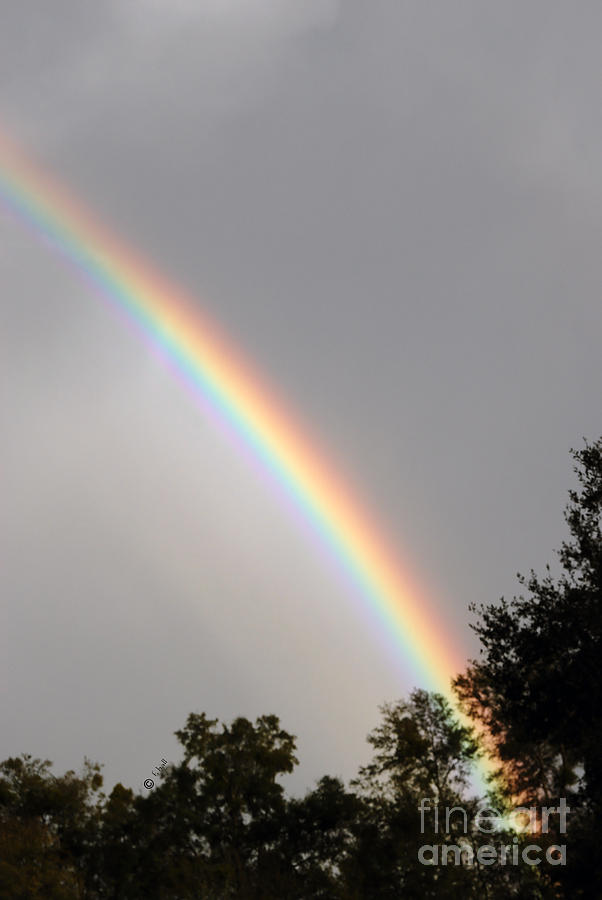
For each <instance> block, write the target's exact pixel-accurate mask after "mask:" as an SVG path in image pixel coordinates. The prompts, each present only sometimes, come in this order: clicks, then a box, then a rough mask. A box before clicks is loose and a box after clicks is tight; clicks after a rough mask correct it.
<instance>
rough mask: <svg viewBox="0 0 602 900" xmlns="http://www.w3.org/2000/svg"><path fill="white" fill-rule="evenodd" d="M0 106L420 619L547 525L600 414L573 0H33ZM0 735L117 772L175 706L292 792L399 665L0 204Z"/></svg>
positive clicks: (250, 469) (584, 33)
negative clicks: (220, 357) (156, 289)
mask: <svg viewBox="0 0 602 900" xmlns="http://www.w3.org/2000/svg"><path fill="white" fill-rule="evenodd" d="M0 16H1V21H0V120H1V122H2V123H3V124H2V127H3V128H4V129H6V131H7V132H8V133H9V134H11V135H12V136H13V137H14V138H15V139H17V140H19V141H20V142H21V143H22V144H23V145H24V147H26V148H27V149H28V150H29V152H31V153H32V154H33V155H35V156H36V157H37V158H38V160H39V161H40V162H41V163H42V164H43V165H45V166H46V167H48V168H49V169H51V170H52V171H53V172H55V173H56V174H57V176H58V177H59V178H60V179H62V180H63V181H65V182H66V183H67V184H68V185H69V186H70V187H71V188H72V189H73V190H74V191H75V192H76V193H78V194H79V195H80V196H81V197H82V199H83V200H84V201H85V202H86V204H87V205H88V206H89V207H90V208H91V209H93V210H95V211H96V212H97V213H98V214H99V215H100V216H101V217H102V218H103V219H104V220H105V221H106V222H108V223H111V225H112V226H113V227H114V228H115V229H116V230H117V231H118V232H119V233H121V234H122V235H123V236H124V237H125V238H126V239H127V240H128V241H129V242H131V243H133V244H134V245H136V246H137V247H138V248H139V249H140V251H141V252H142V253H144V254H145V255H147V256H149V257H150V258H151V259H152V260H153V262H154V264H155V265H156V266H157V267H158V268H160V269H161V270H163V271H164V272H165V273H166V274H167V275H168V276H169V277H171V278H173V279H174V280H176V281H177V282H179V283H181V284H182V285H183V286H184V287H186V288H187V289H188V290H190V291H191V292H192V293H193V295H194V296H196V297H198V298H199V303H200V304H201V305H202V306H203V308H205V309H206V310H208V311H209V312H210V313H211V315H213V316H214V317H215V318H216V319H217V320H218V321H219V322H220V323H221V325H222V327H223V328H224V329H225V330H226V332H227V333H228V334H230V335H231V337H232V339H233V340H234V342H235V343H236V344H237V345H239V346H240V347H241V348H242V349H243V351H244V353H245V354H246V356H247V357H248V358H250V359H251V360H253V361H254V363H255V364H256V365H257V367H258V369H259V370H260V371H261V372H262V373H263V375H264V376H265V377H266V378H267V380H268V382H269V383H271V384H273V385H274V386H275V388H276V389H277V390H278V391H279V392H280V394H281V395H282V396H283V397H285V398H286V399H287V402H288V403H289V404H290V406H291V407H292V408H293V409H295V410H296V411H297V414H298V417H299V419H300V421H301V422H303V423H305V425H306V427H307V428H308V429H309V431H310V433H311V434H313V435H315V436H316V438H317V440H318V442H319V444H320V446H322V447H323V448H324V449H325V450H326V452H327V454H328V456H329V458H331V459H332V460H334V461H335V464H336V465H338V466H340V468H341V469H342V470H343V471H344V472H345V473H346V475H347V477H348V479H349V480H350V481H351V483H352V484H353V485H354V486H355V488H356V489H357V492H358V494H359V495H360V496H361V497H363V498H364V499H365V502H366V504H367V506H368V507H369V508H370V509H371V510H372V511H373V513H374V514H375V515H376V516H377V518H378V519H379V521H380V522H382V524H383V527H384V529H385V530H386V531H387V533H388V534H389V536H390V537H391V539H392V540H393V541H394V542H395V543H396V545H397V546H398V547H399V552H400V557H401V558H402V559H404V560H406V561H409V563H410V564H411V567H412V569H413V570H414V571H415V572H416V574H417V576H418V577H419V578H420V579H422V581H423V582H424V583H425V585H426V586H428V588H429V591H430V593H431V595H432V597H433V599H434V602H435V604H436V605H437V607H438V609H440V611H441V622H440V623H434V627H444V628H445V629H447V630H448V632H449V635H450V638H449V639H450V642H451V643H453V644H454V645H455V646H457V647H458V648H459V655H460V656H467V655H469V654H471V653H474V652H475V649H476V647H475V643H474V640H473V638H472V637H471V634H470V632H469V630H468V624H467V623H468V621H469V615H468V612H467V606H468V604H469V603H470V602H473V601H477V602H480V601H486V602H489V601H493V600H496V599H497V598H498V597H499V596H500V595H501V594H504V593H506V594H511V593H512V592H513V591H514V590H515V587H516V583H515V577H514V576H515V573H516V571H517V570H522V571H525V570H528V569H529V568H530V567H531V566H533V567H535V568H536V569H541V568H542V567H543V565H544V564H545V563H546V562H547V561H551V560H553V548H554V547H557V546H559V544H560V542H561V540H562V538H563V536H564V529H563V527H562V518H561V513H562V508H563V506H564V504H565V502H566V491H567V489H568V487H569V485H570V480H571V479H570V460H569V456H568V450H569V447H570V446H579V445H580V442H581V437H582V436H583V435H586V436H588V437H591V438H595V437H596V436H598V435H599V433H600V431H601V428H600V376H601V369H602V364H601V356H600V345H601V339H602V305H601V303H600V282H601V276H602V257H601V255H600V252H599V241H600V233H601V225H602V205H601V200H602V174H601V167H600V162H599V161H600V159H601V158H602V156H601V150H602V147H601V136H602V135H601V125H600V117H599V115H598V109H599V92H600V89H599V85H600V83H601V81H602V77H601V76H602V71H601V70H602V66H601V64H600V58H599V47H598V44H599V34H600V29H601V27H602V11H601V10H600V8H599V6H598V5H597V4H589V3H583V4H579V5H577V6H574V5H569V4H563V3H556V2H552V3H550V2H529V3H526V4H525V3H514V2H512V3H498V4H494V3H486V4H484V3H482V2H480V0H479V2H476V0H472V2H456V3H452V4H447V3H431V4H424V3H419V2H398V0H371V2H370V3H366V2H364V0H346V2H340V3H335V2H330V0H304V2H303V3H300V2H297V0H281V2H278V0H254V2H243V0H232V2H226V0H221V2H218V0H211V2H208V0H204V2H196V3H193V2H192V0H175V2H168V0H148V2H145V0H129V2H117V0H114V2H106V3H80V2H75V0H55V2H53V3H52V4H48V3H43V2H41V0H22V2H20V3H19V4H5V5H4V8H3V9H2V11H1V12H0ZM0 285H1V293H0V299H1V302H0V378H1V384H2V393H1V396H2V406H1V412H0V416H1V419H0V428H1V429H2V435H3V456H4V462H3V514H2V519H1V527H2V535H1V541H2V548H3V549H2V555H3V561H2V586H1V590H2V598H3V619H4V624H3V627H2V639H1V640H2V645H3V646H2V667H3V676H2V682H3V685H4V686H5V693H4V694H3V699H2V709H1V710H0V716H1V721H2V723H3V727H2V731H1V733H0V757H1V758H5V757H6V756H7V755H8V754H15V753H19V752H21V751H28V752H31V753H33V754H34V755H38V756H42V757H49V758H51V759H53V760H55V762H56V763H57V765H58V767H66V766H77V765H79V763H80V762H81V760H82V758H83V755H84V754H87V755H88V756H91V757H93V758H97V759H99V760H100V761H102V762H104V763H106V773H107V779H108V781H109V782H112V781H113V780H115V779H120V780H123V781H124V783H127V784H131V785H132V786H133V787H135V788H139V787H140V785H141V783H142V781H143V779H144V778H145V777H147V775H148V771H149V767H152V766H153V765H154V764H155V763H156V761H157V760H159V759H161V757H163V756H165V757H167V756H168V755H169V754H171V755H173V754H175V753H176V752H177V750H176V745H175V741H174V739H173V737H172V732H173V731H174V730H175V729H176V728H178V727H180V726H181V725H182V723H183V721H184V718H185V716H186V714H187V713H188V712H189V711H191V710H195V709H196V710H205V711H207V712H208V713H209V714H211V715H217V716H221V717H223V718H226V719H227V718H229V717H231V716H234V715H237V714H245V715H248V716H253V717H254V716H256V715H259V714H261V713H264V712H276V713H277V714H279V715H280V716H281V718H282V721H283V724H284V726H285V727H286V728H288V729H289V730H291V731H293V732H295V733H297V734H298V735H299V739H300V755H301V759H302V763H303V766H302V768H301V770H300V772H299V775H298V776H297V779H296V780H295V781H294V782H293V784H294V785H295V786H296V787H298V788H300V787H302V786H305V785H308V784H310V783H311V781H312V779H313V778H315V777H317V776H318V775H320V774H322V773H324V772H331V773H332V774H343V775H345V776H350V775H352V774H353V773H354V771H355V769H356V767H357V765H358V764H359V763H360V762H362V761H363V759H364V757H365V754H366V750H365V749H364V736H365V733H366V732H367V730H369V729H370V728H371V727H373V726H374V725H375V724H376V722H377V717H378V713H377V705H378V704H379V703H381V702H383V701H385V700H390V699H394V698H396V697H398V696H401V695H403V694H404V693H406V692H407V691H408V690H409V689H410V688H411V687H413V686H414V682H413V681H412V673H409V672H407V671H404V668H403V664H400V665H397V664H396V662H395V660H394V659H393V657H392V654H391V652H390V648H388V647H387V645H386V641H385V640H384V638H383V635H382V634H381V632H379V630H378V628H377V627H376V626H375V625H374V624H373V622H372V620H371V618H370V615H369V614H368V613H367V612H366V610H365V608H363V607H362V604H361V602H359V601H358V598H356V597H354V596H352V595H350V591H349V588H348V586H347V585H346V584H345V582H344V581H343V580H342V579H341V578H340V576H339V574H338V573H337V571H336V569H335V568H334V567H333V565H332V563H331V562H330V561H329V560H328V559H327V558H326V557H325V555H324V554H323V553H321V552H320V550H319V548H317V547H316V544H315V541H314V540H313V539H312V537H311V535H308V533H307V529H306V528H304V526H303V525H302V524H300V523H299V522H298V521H297V518H296V517H295V515H294V514H293V513H292V512H291V510H290V509H289V508H288V506H287V505H286V504H285V503H283V502H282V499H281V498H280V497H279V496H278V495H277V493H275V492H274V490H273V488H272V487H271V486H270V485H269V481H268V480H267V479H266V477H265V476H264V475H263V474H262V473H261V471H260V470H259V468H258V467H257V465H256V464H255V463H254V462H253V461H252V460H250V459H249V458H248V456H247V455H246V454H245V453H244V452H243V453H241V452H240V451H239V449H237V447H236V445H235V444H234V443H233V442H232V441H231V440H230V439H229V438H228V436H227V435H225V434H224V432H223V429H221V428H220V426H219V423H216V422H215V421H214V420H213V419H212V418H211V417H210V416H208V415H207V414H206V411H203V410H202V409H198V408H197V407H195V405H194V403H193V402H192V401H191V399H190V398H189V397H188V396H187V395H186V393H185V392H184V391H182V389H181V387H180V386H179V384H178V383H177V382H175V381H174V380H173V379H172V378H171V376H170V375H169V373H168V372H167V371H166V370H165V369H164V368H163V367H162V365H161V364H160V362H159V361H157V359H156V358H155V357H154V356H153V354H152V353H151V352H150V351H149V350H148V348H146V347H145V346H144V345H143V344H142V343H140V342H138V341H137V340H136V339H135V337H133V336H132V335H131V334H130V333H129V332H128V331H127V330H125V329H124V328H123V326H122V324H121V323H120V321H119V319H117V318H116V317H114V316H113V315H112V314H111V313H110V312H109V310H108V309H107V308H106V307H105V306H104V305H103V304H102V303H100V302H99V301H98V299H97V298H96V297H95V296H93V295H92V294H91V293H90V292H89V290H88V289H87V288H86V287H85V286H84V285H82V283H80V282H79V281H78V280H77V278H75V277H74V275H73V273H72V272H71V271H69V270H67V269H65V268H64V267H63V265H62V264H61V263H60V261H58V260H57V259H56V258H55V257H53V255H52V254H51V253H49V251H48V249H47V248H46V247H44V246H43V245H40V244H38V243H37V241H36V239H35V237H34V236H32V235H31V234H29V233H28V232H27V231H24V230H23V229H22V228H21V227H20V226H19V225H18V224H17V223H15V222H14V221H13V220H12V219H11V218H10V217H9V216H8V215H5V214H4V213H3V214H1V215H0Z"/></svg>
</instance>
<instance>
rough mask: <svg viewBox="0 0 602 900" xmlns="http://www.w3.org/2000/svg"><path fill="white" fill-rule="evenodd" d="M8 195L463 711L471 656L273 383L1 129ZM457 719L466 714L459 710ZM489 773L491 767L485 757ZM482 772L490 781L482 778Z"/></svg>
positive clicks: (401, 653)
mask: <svg viewBox="0 0 602 900" xmlns="http://www.w3.org/2000/svg"><path fill="white" fill-rule="evenodd" d="M0 196H2V198H3V200H4V203H5V205H6V206H7V207H8V208H9V210H10V211H11V212H13V213H15V214H16V215H17V216H18V217H19V218H20V219H21V220H23V221H24V222H25V223H26V224H27V225H29V226H30V227H31V228H32V229H33V230H34V231H35V232H36V233H37V235H38V236H41V237H43V238H45V239H46V240H47V241H49V242H50V243H51V245H52V246H53V248H54V249H55V250H56V251H57V252H59V253H60V254H61V255H62V256H63V257H64V259H66V260H67V261H68V262H69V263H70V264H71V265H72V266H73V267H75V269H76V270H77V271H78V272H79V274H80V275H81V276H83V277H84V278H85V279H86V281H88V282H90V283H92V284H93V285H94V286H95V287H96V289H98V290H99V291H100V292H101V293H102V294H103V295H104V296H105V298H107V299H108V300H109V301H110V302H111V303H112V305H113V306H115V307H116V308H117V309H118V310H119V311H120V312H121V313H122V314H125V316H126V318H127V319H128V320H129V321H130V322H131V323H133V324H134V325H135V327H136V330H137V331H138V332H140V333H141V334H142V335H144V336H145V337H146V338H147V339H150V340H151V342H152V344H153V345H154V346H155V348H157V349H158V350H159V351H160V352H161V354H162V355H163V356H164V357H165V358H166V359H167V360H168V362H169V363H170V365H171V367H172V368H174V369H175V370H176V371H177V373H178V374H179V376H180V377H182V378H183V379H184V380H185V381H186V383H187V384H188V386H189V387H191V388H192V389H193V391H194V392H195V394H197V395H198V397H199V399H202V400H203V402H204V403H207V402H209V404H210V406H211V407H212V408H213V409H214V410H215V411H216V412H217V413H218V415H219V417H220V419H221V420H222V421H225V422H226V423H227V424H228V426H229V427H230V428H231V429H232V430H233V432H234V433H235V434H236V435H237V436H238V438H240V439H242V442H243V443H244V445H245V446H246V447H247V448H248V450H250V451H251V452H252V454H253V455H254V456H255V457H256V458H258V459H259V460H260V461H261V463H262V465H263V466H264V467H265V469H266V470H267V471H268V472H269V474H270V476H271V478H272V479H273V480H274V482H276V483H277V484H278V485H279V487H280V488H281V489H282V490H283V491H284V493H285V494H286V495H287V496H288V497H289V499H290V500H291V501H292V502H293V504H294V506H295V507H296V509H297V510H299V511H300V512H301V513H302V515H303V517H304V519H305V520H306V521H307V522H309V523H310V525H311V528H312V531H314V532H315V533H316V534H317V535H318V538H319V540H320V542H321V543H323V544H325V545H326V546H327V548H328V549H329V551H330V554H331V555H332V556H333V557H334V558H335V560H336V561H337V563H338V564H339V566H340V567H341V568H342V570H343V571H344V573H345V574H346V576H347V578H348V579H349V580H350V582H351V583H352V585H353V586H354V588H355V590H356V592H359V595H360V596H361V597H362V599H363V603H364V605H367V607H368V609H369V611H370V612H371V614H372V615H373V616H374V617H375V618H376V620H377V621H378V622H379V623H380V625H381V627H382V628H383V629H384V630H385V632H386V634H387V636H388V638H389V641H390V642H391V643H392V644H393V647H394V650H395V652H396V654H397V657H398V661H399V662H400V664H401V665H402V666H403V668H404V669H405V670H406V672H411V673H412V675H413V676H414V678H415V679H416V680H417V682H418V683H419V684H420V686H422V687H424V688H426V689H428V690H435V691H438V692H439V693H442V694H443V695H444V696H445V697H447V698H448V700H450V701H451V702H452V705H453V706H454V708H456V709H457V704H456V701H455V698H454V696H453V694H452V692H451V687H450V678H451V676H452V675H453V674H455V673H456V672H457V671H459V670H460V669H461V668H462V667H463V665H464V660H462V659H460V658H459V657H458V655H457V653H456V651H455V649H454V642H453V640H452V639H451V637H450V635H448V634H446V633H445V631H444V629H443V628H442V626H441V625H440V624H439V622H438V617H437V612H436V610H435V609H434V608H433V606H432V605H431V604H429V602H428V599H427V598H426V597H425V592H424V590H423V589H421V588H420V587H419V586H418V585H417V583H416V581H415V579H414V578H412V576H411V575H410V573H409V571H408V570H407V566H404V568H403V571H401V569H400V566H399V563H398V561H397V560H398V556H397V554H395V553H394V552H393V551H392V548H391V547H390V546H388V544H387V542H386V540H385V539H384V537H383V536H382V535H381V534H380V533H379V530H378V528H377V527H376V525H375V523H374V522H373V521H372V519H371V517H370V516H369V515H368V513H366V512H365V511H364V509H363V508H362V507H361V506H360V504H359V502H358V501H357V500H356V498H355V497H354V496H352V494H351V492H350V490H349V489H348V487H347V486H346V485H345V484H343V483H342V481H341V479H340V477H339V476H338V475H337V473H335V472H334V471H333V468H332V467H331V466H329V465H328V464H327V462H326V461H325V460H324V458H323V456H322V455H321V454H320V453H319V452H318V451H317V450H316V444H315V441H311V442H310V441H309V440H308V438H307V437H306V436H305V435H304V434H303V433H301V431H300V429H299V427H298V426H297V424H296V423H295V422H294V421H293V419H292V418H291V416H290V415H289V413H288V411H287V410H285V409H284V407H283V404H282V403H281V402H280V401H279V400H278V399H277V398H276V396H275V394H274V392H273V391H268V389H267V388H266V387H265V386H264V384H263V383H262V381H261V380H260V379H259V378H258V376H257V374H256V373H255V372H254V371H253V370H252V369H251V368H250V366H249V365H248V363H247V362H246V361H245V360H244V359H243V357H242V355H241V353H240V352H239V351H238V350H237V349H236V348H234V347H233V346H232V344H231V343H229V342H228V341H226V339H225V338H224V336H223V335H222V334H221V332H220V331H219V330H218V328H217V326H216V325H215V324H214V323H213V322H210V321H209V320H208V318H207V317H206V316H205V315H204V314H202V313H201V312H200V311H199V309H198V304H197V303H195V302H194V301H193V300H192V299H191V298H190V297H188V296H187V295H186V294H185V293H184V292H183V291H182V290H180V289H179V288H178V287H176V286H175V285H174V284H172V283H170V282H168V281H167V280H166V279H165V278H164V277H163V276H162V275H161V274H159V273H158V272H157V271H156V270H155V269H154V268H153V267H152V266H151V265H150V264H149V263H148V262H147V261H144V260H142V259H141V258H139V257H138V256H137V255H136V254H134V253H133V252H132V251H131V250H130V249H128V248H127V247H126V246H125V245H124V244H123V243H122V242H121V241H120V240H118V239H117V238H116V237H115V236H114V235H113V234H112V233H109V232H108V230H107V229H106V228H105V227H104V226H103V225H101V224H100V223H99V222H98V221H96V220H95V219H94V218H93V217H92V216H91V215H90V214H89V213H88V212H87V211H86V210H84V209H83V208H82V206H81V205H80V203H79V202H77V201H76V200H75V198H74V197H73V196H71V195H70V194H69V193H68V191H67V190H66V189H65V188H64V187H62V186H60V185H59V184H58V183H57V182H56V181H55V180H54V179H53V178H51V177H50V176H49V175H47V174H46V173H45V172H42V171H41V170H40V168H39V167H38V166H36V165H34V164H33V163H32V162H31V161H30V160H29V159H27V158H26V156H25V155H24V154H23V152H22V151H21V150H20V149H19V148H17V147H16V146H15V145H14V144H13V143H12V142H11V141H9V140H8V139H7V138H6V137H4V136H2V135H0ZM458 715H459V716H461V714H460V713H459V711H458ZM479 766H480V769H481V770H482V771H481V776H484V775H485V774H486V770H487V769H488V768H489V767H488V764H487V763H486V761H482V762H481V763H480V764H479ZM483 780H484V778H483Z"/></svg>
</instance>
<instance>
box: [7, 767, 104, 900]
mask: <svg viewBox="0 0 602 900" xmlns="http://www.w3.org/2000/svg"><path fill="white" fill-rule="evenodd" d="M50 766H51V763H50V761H49V760H43V761H42V760H40V759H34V758H33V757H31V756H29V755H28V754H24V755H23V756H21V757H11V758H9V759H7V760H5V761H4V762H2V763H0V859H1V862H0V898H4V897H6V898H11V900H12V898H18V897H23V898H26V897H27V898H29V897H48V898H56V900H63V898H65V900H66V898H75V897H77V898H79V897H86V896H89V895H90V892H91V891H93V889H94V886H93V871H94V865H93V859H94V854H95V851H96V846H97V837H98V825H99V815H100V804H101V802H102V794H101V793H100V788H101V786H102V776H101V774H100V767H99V766H98V765H97V764H94V763H91V762H89V761H88V760H85V762H84V768H83V773H82V774H81V776H78V775H76V774H75V772H73V771H69V772H66V773H65V774H64V775H62V776H60V777H57V776H55V775H53V774H52V772H51V771H50Z"/></svg>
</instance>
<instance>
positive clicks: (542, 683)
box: [455, 439, 602, 897]
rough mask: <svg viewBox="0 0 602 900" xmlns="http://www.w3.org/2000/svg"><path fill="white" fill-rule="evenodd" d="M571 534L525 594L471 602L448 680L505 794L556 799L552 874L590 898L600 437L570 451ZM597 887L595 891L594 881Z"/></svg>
mask: <svg viewBox="0 0 602 900" xmlns="http://www.w3.org/2000/svg"><path fill="white" fill-rule="evenodd" d="M571 453H572V456H573V459H574V460H575V469H574V471H575V473H576V475H577V479H578V490H572V491H570V492H569V504H568V506H567V508H566V511H565V519H566V522H567V525H568V529H569V540H567V541H565V542H564V543H563V544H562V546H561V549H560V551H559V552H558V557H559V561H560V565H561V569H562V572H561V575H560V577H558V578H556V579H555V578H554V577H553V576H552V574H551V571H550V569H549V567H548V568H547V571H546V574H545V576H544V577H543V578H540V577H538V576H537V575H536V574H535V573H534V572H533V571H531V573H530V576H529V577H528V578H523V577H522V576H520V575H519V581H520V583H521V584H522V585H523V586H524V587H525V588H526V590H527V592H528V593H527V594H526V595H525V596H523V595H521V596H518V597H514V598H513V599H512V600H511V601H509V602H508V601H506V600H504V599H502V601H501V602H500V604H499V605H481V606H479V607H472V609H473V611H474V612H476V613H477V614H478V616H479V619H478V621H477V623H476V624H475V625H473V628H474V630H475V631H476V633H477V635H478V636H479V639H480V642H481V655H480V657H479V659H478V660H472V662H471V663H470V665H469V667H468V669H467V671H466V672H465V673H464V674H462V675H461V676H459V677H458V678H457V679H456V681H455V688H456V691H457V693H458V696H459V697H460V700H461V701H462V703H463V704H464V707H465V709H466V711H467V712H468V713H469V714H470V715H471V716H472V717H473V719H475V720H477V721H479V722H481V723H482V724H484V725H485V727H486V729H487V731H488V733H489V734H490V736H491V739H492V741H493V745H494V749H495V753H496V755H497V758H498V759H499V761H500V763H501V771H502V774H503V781H504V782H505V784H506V785H507V794H508V796H509V797H511V798H514V799H515V800H516V799H518V800H520V801H521V802H524V803H526V804H527V805H535V806H538V807H539V806H541V805H542V804H543V805H546V806H557V805H558V802H559V799H560V798H561V797H565V798H567V802H568V805H569V806H571V809H572V813H571V815H570V816H569V819H568V825H569V829H568V834H567V835H563V834H562V833H561V832H560V830H559V822H558V818H557V817H554V818H553V822H552V824H553V825H554V827H555V833H554V832H552V834H551V836H550V840H551V841H552V842H553V843H554V842H556V839H558V838H562V839H563V840H562V841H561V842H563V843H567V844H568V847H567V861H568V863H569V864H568V865H567V867H566V869H564V868H563V869H562V870H560V869H557V870H555V871H554V872H552V873H549V878H550V879H551V880H553V881H554V883H556V882H558V881H562V882H563V883H564V885H565V887H564V890H565V894H566V896H567V897H568V896H571V897H577V896H592V894H591V893H589V892H590V891H592V890H597V887H598V885H599V883H600V879H601V877H602V868H601V866H600V855H599V853H598V851H597V849H596V848H595V845H594V835H595V833H596V827H597V824H598V823H599V822H600V821H601V814H602V677H601V670H600V662H601V660H602V532H601V521H602V439H599V440H598V441H596V442H594V443H588V442H587V441H586V442H585V446H584V448H583V449H581V450H579V451H575V450H572V451H571ZM594 885H595V886H596V887H595V888H594Z"/></svg>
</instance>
